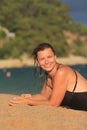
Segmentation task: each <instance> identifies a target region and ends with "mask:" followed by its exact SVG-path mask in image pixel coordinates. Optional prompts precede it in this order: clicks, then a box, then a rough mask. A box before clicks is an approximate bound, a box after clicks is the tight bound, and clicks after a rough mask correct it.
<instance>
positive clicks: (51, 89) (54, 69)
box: [9, 43, 87, 111]
mask: <svg viewBox="0 0 87 130" xmlns="http://www.w3.org/2000/svg"><path fill="white" fill-rule="evenodd" d="M33 55H34V60H35V65H37V66H39V67H40V69H42V70H44V71H45V74H46V79H45V82H44V85H43V87H42V90H41V92H40V93H39V94H34V95H31V94H22V95H21V96H19V97H15V98H13V99H12V100H11V101H10V102H9V105H11V106H13V105H17V104H28V105H32V106H34V105H50V106H54V107H57V106H63V107H68V108H72V109H77V110H86V111H87V103H86V102H87V80H86V79H85V78H84V77H83V76H82V75H81V74H80V73H79V72H77V71H75V70H73V69H72V68H71V67H69V66H65V65H62V64H60V63H57V62H56V53H55V51H54V49H53V47H52V46H51V44H48V43H41V44H39V45H38V46H37V47H36V48H35V49H34V51H33Z"/></svg>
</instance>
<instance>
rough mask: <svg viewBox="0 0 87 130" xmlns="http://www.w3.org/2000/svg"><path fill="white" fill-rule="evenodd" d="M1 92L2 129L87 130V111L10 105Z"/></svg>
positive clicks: (0, 126) (0, 125)
mask: <svg viewBox="0 0 87 130" xmlns="http://www.w3.org/2000/svg"><path fill="white" fill-rule="evenodd" d="M12 97H14V95H9V94H7V95H6V94H0V99H1V100H0V104H1V107H0V130H87V112H85V111H78V110H71V109H67V108H62V107H58V108H57V107H51V106H42V105H41V106H28V105H18V106H9V105H8V102H9V100H10V99H11V98H12Z"/></svg>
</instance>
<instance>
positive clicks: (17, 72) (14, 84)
mask: <svg viewBox="0 0 87 130" xmlns="http://www.w3.org/2000/svg"><path fill="white" fill-rule="evenodd" d="M70 67H72V68H73V69H75V70H78V71H79V72H80V73H81V74H82V75H83V76H84V77H85V78H86V79H87V64H86V65H73V66H70ZM7 72H10V73H11V77H9V78H8V77H7V76H6V74H7ZM43 75H44V72H43ZM43 82H44V76H42V77H40V76H38V74H37V73H36V69H35V68H34V67H28V68H13V69H0V93H4V94H14V95H20V94H22V93H31V94H35V93H38V92H40V90H41V88H42V85H43Z"/></svg>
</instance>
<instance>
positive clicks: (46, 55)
mask: <svg viewBox="0 0 87 130" xmlns="http://www.w3.org/2000/svg"><path fill="white" fill-rule="evenodd" d="M37 61H38V64H39V65H40V67H41V68H42V69H44V70H45V71H47V72H49V71H51V70H52V69H53V68H54V66H55V64H56V56H55V55H54V53H53V51H52V50H51V48H46V49H44V50H42V51H39V52H38V53H37Z"/></svg>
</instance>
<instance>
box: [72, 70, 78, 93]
mask: <svg viewBox="0 0 87 130" xmlns="http://www.w3.org/2000/svg"><path fill="white" fill-rule="evenodd" d="M74 72H75V75H76V82H75V86H74V89H73V91H72V93H74V91H75V89H76V86H77V79H78V77H77V73H76V71H74Z"/></svg>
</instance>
